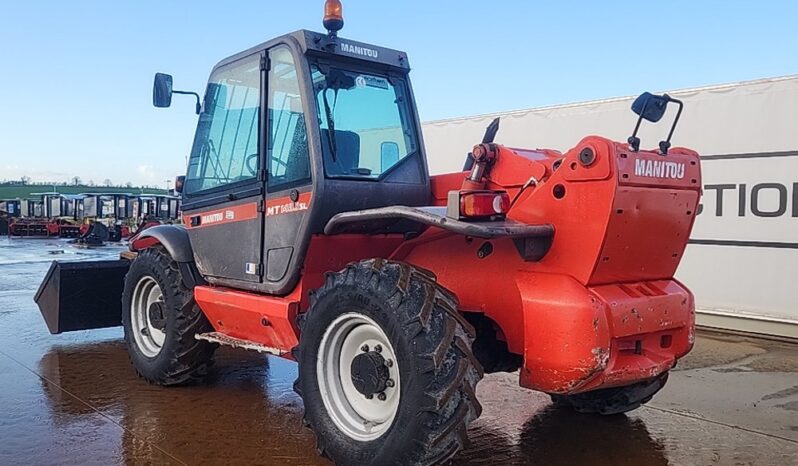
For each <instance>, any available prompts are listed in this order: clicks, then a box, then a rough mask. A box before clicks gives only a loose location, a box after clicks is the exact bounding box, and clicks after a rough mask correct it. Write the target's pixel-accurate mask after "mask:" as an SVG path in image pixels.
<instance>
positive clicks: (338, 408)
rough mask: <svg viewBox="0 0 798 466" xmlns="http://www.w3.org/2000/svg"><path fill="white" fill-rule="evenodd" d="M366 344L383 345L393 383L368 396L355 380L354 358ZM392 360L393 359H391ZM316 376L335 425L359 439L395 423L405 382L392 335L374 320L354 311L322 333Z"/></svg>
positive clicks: (375, 435) (377, 432)
mask: <svg viewBox="0 0 798 466" xmlns="http://www.w3.org/2000/svg"><path fill="white" fill-rule="evenodd" d="M364 345H366V346H368V347H369V348H370V349H374V348H376V347H377V345H379V346H380V347H381V348H382V351H381V352H380V355H381V356H382V357H383V358H384V359H385V361H386V365H387V366H388V374H389V378H390V380H391V381H393V384H392V385H393V386H388V387H386V389H385V390H384V391H383V392H382V393H384V395H385V399H384V400H381V399H380V397H379V396H374V397H373V398H372V399H368V398H367V397H366V396H365V395H363V394H362V393H360V392H359V391H358V390H357V389H356V388H355V385H354V383H353V382H352V361H353V359H354V358H355V356H357V355H358V354H361V353H363V350H362V348H363V347H364ZM388 361H390V363H388ZM316 377H317V379H318V383H319V388H320V391H321V397H322V401H323V402H324V407H325V408H326V409H327V413H328V414H329V415H330V418H331V419H332V421H333V422H334V423H335V425H336V426H337V427H338V428H339V429H340V430H341V431H342V432H343V433H345V434H346V435H348V436H349V437H351V438H353V439H355V440H359V441H369V440H374V439H376V438H378V437H380V436H381V435H382V434H384V433H385V432H386V431H387V430H388V428H390V427H391V424H393V420H394V418H395V417H396V413H397V411H398V410H399V397H400V393H401V386H400V380H399V365H398V361H397V360H396V353H395V352H394V349H393V346H392V345H391V342H390V341H389V340H388V336H387V335H386V334H385V332H384V331H383V330H382V328H381V327H380V326H379V324H377V323H376V322H375V321H374V320H372V319H371V318H369V317H366V316H364V315H362V314H358V313H354V312H350V313H346V314H342V315H340V316H338V317H337V318H336V319H335V320H334V321H333V322H332V323H331V324H330V326H329V327H327V330H326V331H325V332H324V336H322V339H321V344H320V345H319V353H318V358H317V360H316Z"/></svg>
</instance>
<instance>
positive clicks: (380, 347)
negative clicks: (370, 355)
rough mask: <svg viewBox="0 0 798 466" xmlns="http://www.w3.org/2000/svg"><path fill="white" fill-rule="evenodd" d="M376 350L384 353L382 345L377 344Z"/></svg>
mask: <svg viewBox="0 0 798 466" xmlns="http://www.w3.org/2000/svg"><path fill="white" fill-rule="evenodd" d="M374 351H376V352H378V353H382V345H375V346H374Z"/></svg>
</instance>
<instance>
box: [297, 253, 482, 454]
mask: <svg viewBox="0 0 798 466" xmlns="http://www.w3.org/2000/svg"><path fill="white" fill-rule="evenodd" d="M352 286H355V287H362V288H368V289H369V290H372V291H374V293H375V294H376V295H377V296H381V297H383V298H384V301H385V302H386V303H387V305H389V306H391V307H392V308H393V310H394V312H395V313H396V319H397V324H398V325H399V327H400V328H401V329H402V330H403V332H404V335H405V338H406V339H407V340H409V341H410V342H412V347H413V348H414V349H417V350H418V351H417V352H416V353H414V354H413V355H412V356H413V359H414V362H413V363H412V364H415V366H416V367H417V368H419V369H418V371H417V373H418V381H419V382H421V383H422V384H423V390H422V393H423V394H422V396H421V398H422V399H423V400H424V401H423V402H422V403H421V404H422V405H421V406H414V407H413V409H415V410H417V411H418V416H422V415H423V416H424V419H425V421H424V422H423V424H422V426H421V428H418V429H413V432H412V433H411V432H405V435H410V436H412V439H408V441H409V442H410V443H411V444H414V445H416V447H414V448H404V449H403V450H402V451H401V454H400V456H399V457H391V458H390V460H388V459H387V458H372V459H370V460H369V461H374V462H375V464H377V462H379V461H388V462H390V463H392V464H437V463H440V462H443V461H446V460H448V459H450V458H451V457H452V456H454V455H455V454H456V453H457V451H459V450H460V449H462V448H464V447H465V446H466V444H467V426H468V424H469V423H471V422H472V421H473V420H475V419H476V418H477V417H479V415H480V414H481V412H482V406H481V405H480V404H479V401H478V400H477V398H476V385H477V383H478V382H479V380H480V379H481V378H482V376H483V370H482V367H481V365H480V364H479V362H478V361H477V359H476V357H475V356H474V354H473V352H472V350H471V346H472V343H473V341H474V337H475V335H476V332H475V330H474V327H473V326H472V325H471V324H470V323H468V322H467V321H466V320H465V319H464V318H463V317H462V315H460V313H459V311H458V310H457V306H458V302H457V297H456V296H455V295H454V294H453V293H452V292H450V291H449V290H447V289H445V288H444V287H443V286H441V285H440V284H439V283H437V281H436V277H435V275H434V274H433V273H432V272H430V271H428V270H424V269H420V268H417V267H414V266H412V265H410V264H407V263H403V262H398V261H391V260H385V259H369V260H364V261H360V262H354V263H351V264H349V265H348V266H347V267H346V268H345V269H343V270H341V271H340V272H337V273H328V274H327V276H326V277H325V280H324V285H323V286H322V287H321V288H319V289H317V290H314V292H312V293H311V295H310V307H309V309H308V311H307V312H306V313H304V314H300V316H298V318H297V324H298V326H299V327H300V330H302V329H303V328H304V327H305V326H306V325H309V324H310V325H312V321H313V320H314V317H316V314H317V313H320V312H322V309H317V305H318V304H319V303H320V302H322V301H323V300H324V299H325V297H327V296H329V295H330V294H332V293H336V292H337V290H339V289H340V288H341V287H352ZM419 301H420V302H419ZM301 334H302V333H301V332H300V335H301ZM303 342H304V341H303V339H302V338H301V336H300V343H299V346H298V347H297V348H296V351H295V353H294V355H295V357H296V358H297V360H298V361H300V360H302V356H303V354H304V352H305V351H312V350H313V349H314V348H313V347H312V346H310V345H311V344H310V343H308V344H307V346H306V345H303ZM314 354H315V353H314ZM313 370H315V367H314V368H313ZM302 373H303V371H302V368H301V367H300V371H299V376H298V378H297V381H296V382H295V384H294V387H295V391H296V392H297V393H298V394H299V395H300V397H302V396H303V389H302V387H303V381H302ZM403 396H405V395H403ZM305 401H306V403H307V400H305ZM399 409H400V411H401V410H402V407H401V406H400V408H399ZM306 410H307V408H306ZM397 415H399V414H397ZM315 417H316V416H313V415H310V413H307V412H306V419H305V422H307V423H308V425H309V426H310V428H311V430H313V431H314V432H316V434H317V435H316V439H317V445H318V446H319V449H320V451H322V452H323V454H324V455H325V456H326V457H328V458H330V459H331V460H333V461H336V462H337V463H339V464H348V463H347V462H348V461H351V459H349V458H347V457H345V456H336V455H334V454H331V451H333V450H335V448H330V445H327V444H326V442H327V439H326V438H325V437H326V436H325V435H319V434H320V433H321V432H323V426H319V425H314V424H315V423H314V418H315Z"/></svg>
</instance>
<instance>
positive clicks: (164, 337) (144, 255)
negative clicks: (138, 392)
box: [122, 246, 217, 385]
mask: <svg viewBox="0 0 798 466" xmlns="http://www.w3.org/2000/svg"><path fill="white" fill-rule="evenodd" d="M122 326H123V328H124V331H125V341H126V342H127V347H128V354H129V355H130V361H131V362H132V363H133V367H135V369H136V372H138V374H139V375H140V376H141V377H142V378H144V379H145V380H147V381H148V382H150V383H153V384H157V385H180V384H185V383H188V382H192V381H196V380H198V379H201V378H203V377H204V376H205V375H206V374H207V372H208V368H209V367H210V366H211V364H212V357H213V352H214V351H215V349H216V346H217V345H215V344H213V343H209V342H207V341H201V340H197V339H195V338H194V335H196V334H197V333H203V332H207V331H210V330H211V325H210V323H209V322H208V320H207V319H206V318H205V315H204V314H203V313H202V311H201V310H200V308H199V306H197V303H196V302H195V301H194V292H193V290H191V289H189V288H187V287H186V286H185V284H184V283H183V277H182V276H181V274H180V270H179V268H178V266H177V262H175V261H174V260H173V259H172V258H171V257H170V256H169V254H168V253H167V252H166V251H165V250H164V249H162V248H161V247H158V246H155V247H152V248H148V249H145V250H144V251H141V252H140V253H139V254H138V256H137V257H136V259H134V260H133V263H132V264H131V266H130V270H128V273H127V275H126V276H125V289H124V292H123V294H122Z"/></svg>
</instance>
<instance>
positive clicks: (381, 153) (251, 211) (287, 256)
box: [153, 21, 431, 294]
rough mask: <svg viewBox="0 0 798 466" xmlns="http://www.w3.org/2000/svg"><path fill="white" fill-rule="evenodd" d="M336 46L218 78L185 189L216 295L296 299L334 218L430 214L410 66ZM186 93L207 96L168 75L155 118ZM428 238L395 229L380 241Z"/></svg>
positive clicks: (283, 54) (293, 51) (262, 53)
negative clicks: (307, 262) (227, 290)
mask: <svg viewBox="0 0 798 466" xmlns="http://www.w3.org/2000/svg"><path fill="white" fill-rule="evenodd" d="M341 24H342V23H341ZM325 26H327V22H326V21H325ZM335 32H336V31H332V30H331V31H330V33H329V34H322V33H317V32H312V31H306V30H301V31H297V32H294V33H291V34H288V35H285V36H282V37H278V38H276V39H274V40H271V41H269V42H266V43H264V44H261V45H258V46H256V47H253V48H251V49H249V50H247V51H244V52H242V53H239V54H237V55H234V56H232V57H229V58H227V59H225V60H222V61H221V62H220V63H219V64H218V65H216V67H214V69H213V71H212V72H211V76H210V79H209V82H208V86H207V89H206V92H205V95H204V97H203V99H202V104H201V106H200V108H199V110H200V111H199V123H198V126H197V131H196V135H195V138H194V144H193V148H192V151H191V156H190V157H189V161H188V170H187V173H186V176H185V178H184V179H181V180H179V182H178V183H177V184H180V185H182V196H183V214H184V223H185V225H186V228H187V229H188V233H189V236H190V239H191V244H192V247H193V251H194V258H195V262H196V264H197V267H198V269H199V271H200V272H201V273H202V275H203V276H205V277H208V281H210V282H212V283H215V284H219V285H228V286H234V287H236V288H239V289H250V290H253V291H262V292H267V293H272V294H285V293H288V292H290V291H291V290H292V289H293V287H294V285H295V284H296V282H297V280H298V278H299V273H300V269H301V265H302V263H303V261H304V256H305V251H306V249H307V247H308V243H309V242H310V238H311V236H312V235H314V234H321V233H323V231H324V226H325V225H326V223H327V222H328V220H329V219H330V218H331V217H333V216H334V215H336V214H338V213H341V212H349V211H356V210H362V209H370V208H377V207H385V206H389V205H396V204H401V205H405V206H424V205H429V204H430V197H431V194H430V184H429V183H430V182H429V175H428V173H427V163H426V158H425V153H424V147H423V142H422V139H421V131H420V123H419V119H418V115H417V112H416V105H415V101H414V99H413V93H412V89H411V86H410V80H409V78H408V72H409V70H410V68H409V64H408V60H407V56H406V54H404V53H403V52H399V51H396V50H391V49H386V48H383V47H377V46H373V45H368V44H363V43H360V42H354V41H350V40H348V39H341V38H339V37H338V36H337V34H335ZM173 93H178V94H193V93H189V92H186V91H176V90H174V89H172V78H171V76H168V75H164V74H158V75H156V80H155V87H154V92H153V101H154V104H155V105H156V106H158V107H165V106H169V105H170V103H171V96H172V94H173ZM194 95H196V94H194ZM196 98H197V101H198V102H199V95H196ZM177 184H176V185H177ZM419 228H420V227H419V226H418V224H416V223H412V222H401V221H399V222H397V221H395V220H391V221H388V220H386V221H384V223H383V224H381V225H379V226H378V228H377V231H380V232H395V233H410V232H413V231H416V230H417V229H419ZM371 231H374V227H373V225H372V228H371Z"/></svg>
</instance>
